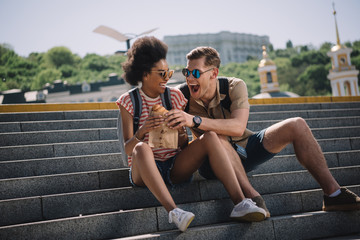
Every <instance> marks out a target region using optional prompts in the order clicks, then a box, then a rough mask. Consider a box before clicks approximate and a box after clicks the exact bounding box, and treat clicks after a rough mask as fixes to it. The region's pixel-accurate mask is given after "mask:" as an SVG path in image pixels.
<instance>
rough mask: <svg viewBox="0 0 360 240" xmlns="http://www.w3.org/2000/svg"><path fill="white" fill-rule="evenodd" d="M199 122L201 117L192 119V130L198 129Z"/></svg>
mask: <svg viewBox="0 0 360 240" xmlns="http://www.w3.org/2000/svg"><path fill="white" fill-rule="evenodd" d="M201 122H202V119H201V117H199V116H194V117H193V123H194V128H198V127H199V126H200V124H201Z"/></svg>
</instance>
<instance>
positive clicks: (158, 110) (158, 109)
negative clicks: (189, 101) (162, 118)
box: [151, 104, 168, 116]
mask: <svg viewBox="0 0 360 240" xmlns="http://www.w3.org/2000/svg"><path fill="white" fill-rule="evenodd" d="M151 112H152V115H154V116H159V115H164V114H165V113H167V112H168V110H166V108H164V107H163V106H161V105H159V104H155V105H154V106H153V107H152V110H151Z"/></svg>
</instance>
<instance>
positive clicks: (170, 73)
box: [151, 70, 174, 80]
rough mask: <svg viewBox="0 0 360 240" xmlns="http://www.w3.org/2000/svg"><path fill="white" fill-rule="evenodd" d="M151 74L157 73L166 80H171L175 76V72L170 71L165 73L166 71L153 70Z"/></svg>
mask: <svg viewBox="0 0 360 240" xmlns="http://www.w3.org/2000/svg"><path fill="white" fill-rule="evenodd" d="M151 72H157V73H159V74H160V76H161V77H162V78H163V79H164V80H166V79H167V78H171V77H172V75H173V74H174V70H169V71H165V70H153V71H151Z"/></svg>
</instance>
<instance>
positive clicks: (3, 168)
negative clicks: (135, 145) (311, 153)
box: [0, 150, 360, 179]
mask: <svg viewBox="0 0 360 240" xmlns="http://www.w3.org/2000/svg"><path fill="white" fill-rule="evenodd" d="M324 155H325V158H326V160H327V164H328V166H329V167H344V166H351V165H359V164H360V150H352V151H338V152H328V153H324ZM122 167H123V163H122V160H121V154H120V153H112V154H94V155H84V156H69V157H55V158H40V159H25V160H11V161H0V179H6V178H20V177H30V176H41V175H52V174H62V173H76V172H87V171H96V170H110V169H116V168H122ZM297 170H303V167H302V166H301V165H300V164H299V162H298V160H297V159H296V156H295V155H278V156H275V157H274V158H273V159H270V160H269V161H267V162H265V163H263V164H261V165H260V166H259V167H258V168H257V169H255V170H253V171H251V172H249V174H250V175H251V174H261V173H275V172H287V171H297Z"/></svg>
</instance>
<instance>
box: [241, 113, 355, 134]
mask: <svg viewBox="0 0 360 240" xmlns="http://www.w3.org/2000/svg"><path fill="white" fill-rule="evenodd" d="M305 120H306V123H307V124H308V125H309V127H310V128H311V129H314V128H331V127H332V128H333V127H344V126H360V116H353V117H333V118H325V119H324V118H308V119H305ZM278 122H280V120H265V121H249V122H248V125H247V128H248V129H251V130H252V131H260V130H262V129H264V128H267V127H270V126H271V125H273V124H275V123H278Z"/></svg>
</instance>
